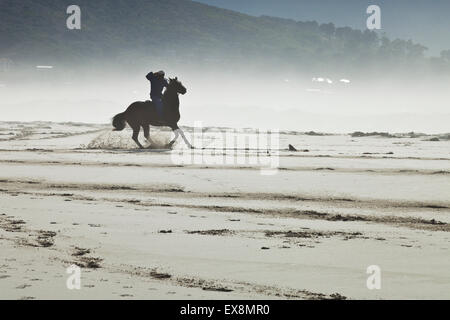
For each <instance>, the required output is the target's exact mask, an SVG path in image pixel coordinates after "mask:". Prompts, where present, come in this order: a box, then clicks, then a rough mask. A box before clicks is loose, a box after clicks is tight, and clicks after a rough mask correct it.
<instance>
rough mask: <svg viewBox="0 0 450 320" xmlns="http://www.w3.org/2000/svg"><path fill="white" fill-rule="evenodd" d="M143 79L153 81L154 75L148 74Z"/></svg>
mask: <svg viewBox="0 0 450 320" xmlns="http://www.w3.org/2000/svg"><path fill="white" fill-rule="evenodd" d="M145 77H146V78H147V80H149V81H153V80H154V79H155V75H154V74H153V72H149V73H148V74H147V75H146V76H145Z"/></svg>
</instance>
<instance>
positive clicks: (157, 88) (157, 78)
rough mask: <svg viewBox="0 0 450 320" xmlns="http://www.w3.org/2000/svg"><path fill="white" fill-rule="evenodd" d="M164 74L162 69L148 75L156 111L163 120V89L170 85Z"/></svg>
mask: <svg viewBox="0 0 450 320" xmlns="http://www.w3.org/2000/svg"><path fill="white" fill-rule="evenodd" d="M164 76H165V73H164V71H162V70H161V71H158V72H155V73H153V72H150V73H149V74H147V76H146V78H147V80H149V81H150V87H151V89H150V97H151V99H152V101H153V104H154V105H155V107H156V112H157V113H158V119H159V120H160V121H162V120H163V102H162V91H163V89H164V88H165V87H167V86H168V85H169V83H168V82H167V80H166V79H165V78H164Z"/></svg>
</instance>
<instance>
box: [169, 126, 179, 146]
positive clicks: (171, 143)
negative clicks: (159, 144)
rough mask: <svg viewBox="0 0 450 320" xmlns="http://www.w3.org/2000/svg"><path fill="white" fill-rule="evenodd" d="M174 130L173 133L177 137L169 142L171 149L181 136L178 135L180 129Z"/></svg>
mask: <svg viewBox="0 0 450 320" xmlns="http://www.w3.org/2000/svg"><path fill="white" fill-rule="evenodd" d="M172 130H173V133H175V137H174V138H173V139H172V141H170V142H169V147H172V146H173V144H174V143H175V141H177V139H178V136H179V135H180V134H179V133H178V129H172Z"/></svg>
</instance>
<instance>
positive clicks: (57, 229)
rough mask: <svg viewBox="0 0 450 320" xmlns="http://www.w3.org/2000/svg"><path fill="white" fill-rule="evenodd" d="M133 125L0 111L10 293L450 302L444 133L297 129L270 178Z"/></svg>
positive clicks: (284, 137)
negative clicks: (37, 118)
mask: <svg viewBox="0 0 450 320" xmlns="http://www.w3.org/2000/svg"><path fill="white" fill-rule="evenodd" d="M151 133H153V134H154V137H155V139H156V140H158V141H160V142H167V141H168V140H169V139H170V132H157V130H152V132H151ZM242 133H244V132H242ZM130 136H131V134H130V132H129V131H124V132H111V129H110V128H109V127H108V126H103V125H94V124H93V125H87V124H56V123H0V204H1V205H0V251H1V254H0V286H1V288H2V289H1V290H0V298H1V299H46V298H47V299H79V298H87V299H138V298H139V299H140V298H142V299H285V298H288V299H343V298H347V299H417V298H424V299H449V298H450V259H449V258H448V257H449V247H450V232H449V231H450V198H449V194H450V179H449V174H450V142H449V141H448V140H444V139H440V141H429V140H430V139H431V138H432V137H430V136H418V137H414V138H411V137H406V136H401V137H394V138H392V137H382V136H372V137H351V136H350V135H325V136H314V135H305V134H300V133H293V132H289V133H288V132H286V133H282V134H281V136H280V150H279V170H278V172H277V173H276V174H274V175H262V174H261V172H260V168H259V167H258V166H255V165H250V164H248V163H247V164H234V165H229V164H228V165H227V164H220V163H219V164H217V163H215V164H214V163H208V162H206V161H205V162H203V163H196V164H179V163H175V162H174V161H173V153H174V152H176V151H177V150H181V149H183V148H185V146H184V145H183V143H182V141H181V139H180V141H179V143H178V144H177V145H176V146H175V150H173V151H155V150H136V149H135V145H134V143H133V141H132V140H131V139H130ZM191 138H192V137H191ZM140 139H141V141H144V139H143V137H140ZM203 139H206V140H207V141H208V147H210V148H216V149H220V148H221V141H220V135H218V134H217V133H215V129H214V128H211V129H210V130H208V131H207V135H205V136H204V137H203ZM288 144H292V145H294V146H295V147H296V148H297V149H298V150H300V151H298V152H293V151H288ZM223 152H225V153H227V152H230V150H225V151H223ZM251 152H252V151H248V152H247V153H251ZM194 153H196V154H202V153H205V150H195V151H194ZM243 153H246V151H243ZM72 264H75V265H78V266H80V267H82V269H81V270H82V277H81V281H82V282H81V284H82V288H81V290H69V289H67V287H66V280H67V277H68V275H67V274H66V268H67V267H69V266H70V265H72ZM370 265H378V266H379V267H380V268H381V281H382V282H381V283H382V286H381V289H380V290H369V289H368V288H367V286H366V279H367V277H368V274H367V273H366V269H367V267H368V266H370Z"/></svg>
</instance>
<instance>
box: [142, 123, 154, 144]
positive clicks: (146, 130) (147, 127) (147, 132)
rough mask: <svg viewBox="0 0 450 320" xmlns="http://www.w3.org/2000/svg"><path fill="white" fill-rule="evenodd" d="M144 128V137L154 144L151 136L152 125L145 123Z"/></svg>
mask: <svg viewBox="0 0 450 320" xmlns="http://www.w3.org/2000/svg"><path fill="white" fill-rule="evenodd" d="M142 129H144V137H145V139H147V141H148V142H149V143H150V147H151V146H152V144H154V143H153V140H152V138H150V125H148V124H147V125H143V126H142Z"/></svg>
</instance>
